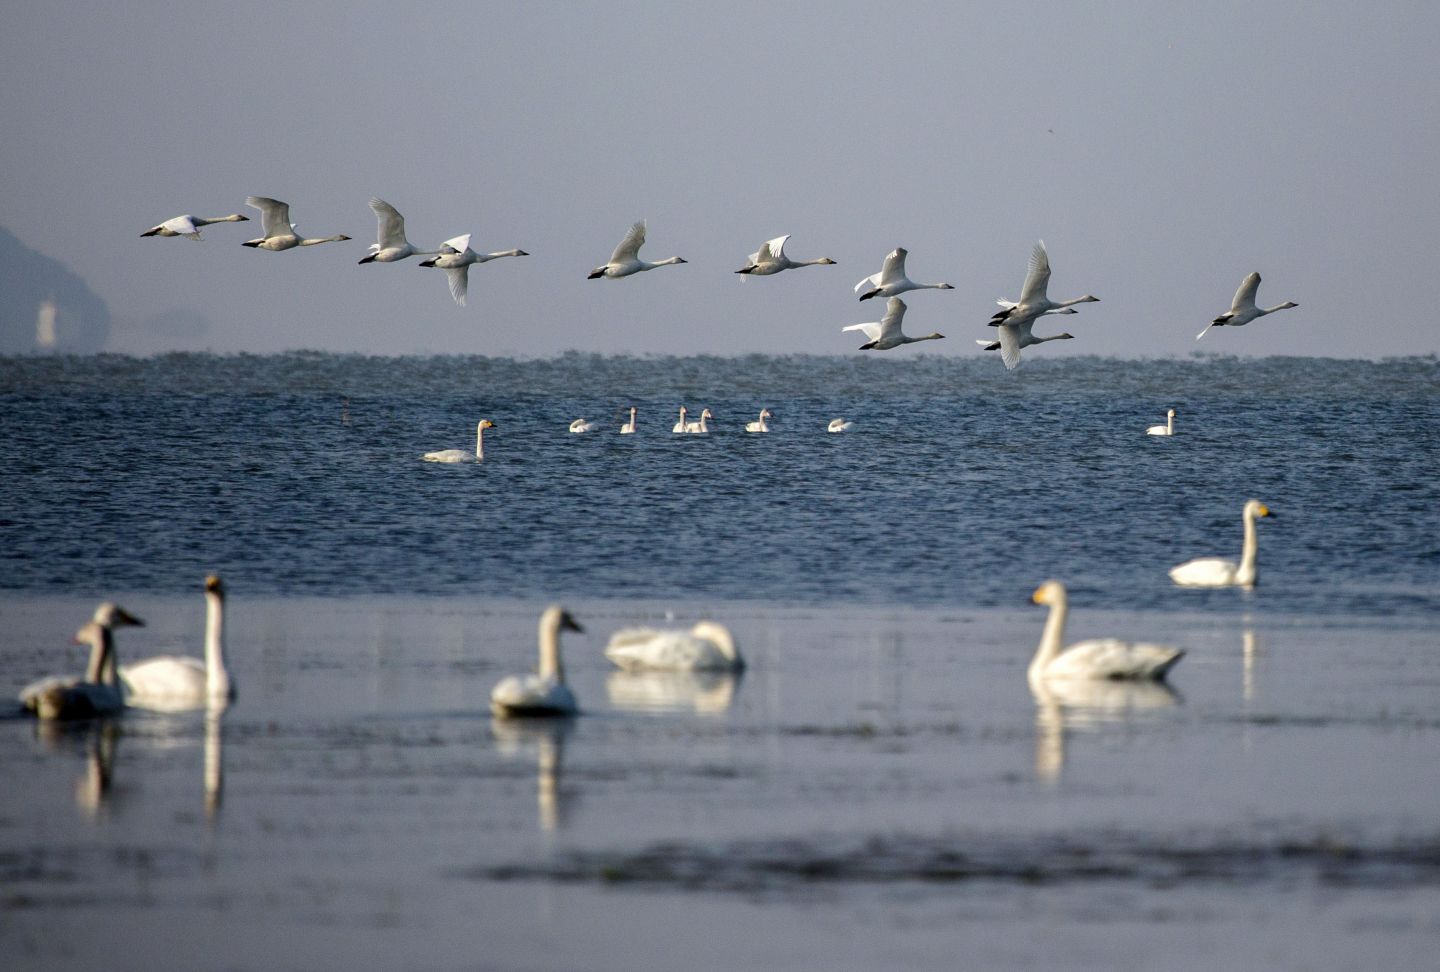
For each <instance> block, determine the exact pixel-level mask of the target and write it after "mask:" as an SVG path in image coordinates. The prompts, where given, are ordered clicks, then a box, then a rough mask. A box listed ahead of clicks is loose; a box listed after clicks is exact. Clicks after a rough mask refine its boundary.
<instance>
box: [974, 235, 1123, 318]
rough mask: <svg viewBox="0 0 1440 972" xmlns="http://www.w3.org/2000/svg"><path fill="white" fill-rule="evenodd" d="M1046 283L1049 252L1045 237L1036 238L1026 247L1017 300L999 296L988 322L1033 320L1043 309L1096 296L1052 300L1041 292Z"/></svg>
mask: <svg viewBox="0 0 1440 972" xmlns="http://www.w3.org/2000/svg"><path fill="white" fill-rule="evenodd" d="M1049 286H1050V254H1048V253H1046V252H1045V241H1044V240H1040V241H1039V242H1038V243H1036V244H1035V248H1034V249H1033V250H1031V251H1030V266H1029V269H1028V271H1027V272H1026V274H1025V284H1024V286H1023V287H1022V288H1021V290H1020V300H1019V301H1009V300H1004V299H1000V300H997V301H995V303H997V304H999V305H1000V310H998V311H996V313H995V316H994V317H992V318H991V319H990V326H991V327H999V326H1000V325H1001V324H1023V323H1025V322H1026V321H1032V322H1033V321H1034V320H1035V319H1036V318H1037V317H1039V316H1040V315H1041V314H1044V313H1045V312H1047V311H1057V310H1062V309H1064V308H1066V307H1069V306H1071V305H1072V304H1088V303H1093V302H1094V301H1098V300H1099V299H1100V298H1099V297H1093V296H1091V295H1090V294H1086V295H1085V296H1083V297H1072V298H1070V299H1069V300H1062V301H1058V302H1057V301H1053V300H1051V299H1050V298H1049V297H1047V296H1046V295H1045V290H1046V288H1047V287H1049Z"/></svg>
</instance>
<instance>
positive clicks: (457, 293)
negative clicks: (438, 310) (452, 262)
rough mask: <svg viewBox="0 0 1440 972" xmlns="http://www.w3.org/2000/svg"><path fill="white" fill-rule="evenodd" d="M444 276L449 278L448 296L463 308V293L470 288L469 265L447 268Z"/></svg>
mask: <svg viewBox="0 0 1440 972" xmlns="http://www.w3.org/2000/svg"><path fill="white" fill-rule="evenodd" d="M445 276H447V277H449V278H450V296H451V297H453V298H455V303H457V304H459V305H460V306H461V307H464V306H465V292H466V291H467V290H468V289H469V288H470V264H468V263H467V264H465V265H464V266H462V267H449V268H447V269H446V270H445Z"/></svg>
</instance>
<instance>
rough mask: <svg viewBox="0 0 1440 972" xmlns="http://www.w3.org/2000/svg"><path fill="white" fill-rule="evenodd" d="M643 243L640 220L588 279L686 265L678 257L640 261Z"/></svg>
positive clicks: (623, 275) (643, 223)
mask: <svg viewBox="0 0 1440 972" xmlns="http://www.w3.org/2000/svg"><path fill="white" fill-rule="evenodd" d="M644 243H645V220H643V219H642V220H640V222H638V223H636V224H635V225H634V226H632V227H630V232H628V233H626V234H625V238H624V239H623V240H621V241H620V245H619V246H617V247H615V252H614V253H612V254H610V261H609V262H608V263H605V264H603V265H601V266H598V267H596V268H595V269H594V270H591V271H590V277H589V279H591V280H594V279H595V278H596V277H610V278H612V279H613V278H615V277H628V276H630V275H631V274H632V273H640V272H641V271H643V270H654V269H655V268H656V267H668V266H671V265H673V264H676V263H687V262H688V261H687V260H683V259H681V258H680V257H678V256H674V257H670V258H669V259H667V260H660V261H658V262H656V263H650V262H649V261H646V260H642V259H640V247H641V246H643V245H644Z"/></svg>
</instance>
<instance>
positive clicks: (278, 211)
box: [242, 196, 350, 252]
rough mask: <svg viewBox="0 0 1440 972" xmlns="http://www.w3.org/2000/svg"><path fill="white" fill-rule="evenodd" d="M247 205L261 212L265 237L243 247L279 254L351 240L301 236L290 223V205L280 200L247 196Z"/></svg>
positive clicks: (340, 236) (261, 225)
mask: <svg viewBox="0 0 1440 972" xmlns="http://www.w3.org/2000/svg"><path fill="white" fill-rule="evenodd" d="M245 205H247V206H252V207H254V208H255V209H258V210H260V232H261V233H263V234H264V235H263V236H261V237H260V238H259V239H255V240H246V241H245V242H244V243H243V244H242V245H243V246H249V247H254V248H256V249H260V250H274V251H276V252H279V251H280V250H292V249H294V248H295V247H297V246H314V245H315V244H316V243H338V242H340V241H341V240H348V239H350V237H348V236H345V235H343V234H336V235H335V236H321V237H318V238H313V239H312V238H307V237H303V236H300V235H299V234H298V233H296V232H295V224H294V223H292V222H290V204H289V203H283V202H281V201H280V200H278V199H269V198H267V197H265V196H246V197H245Z"/></svg>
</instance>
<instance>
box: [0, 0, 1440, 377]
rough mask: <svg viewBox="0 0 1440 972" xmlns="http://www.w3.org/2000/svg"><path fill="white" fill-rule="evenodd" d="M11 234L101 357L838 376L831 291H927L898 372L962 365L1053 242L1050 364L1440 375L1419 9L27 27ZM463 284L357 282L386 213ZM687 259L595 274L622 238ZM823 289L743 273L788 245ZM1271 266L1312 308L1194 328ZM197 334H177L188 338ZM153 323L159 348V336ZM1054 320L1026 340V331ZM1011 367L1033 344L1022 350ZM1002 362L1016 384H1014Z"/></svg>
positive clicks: (8, 108) (670, 8)
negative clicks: (648, 365)
mask: <svg viewBox="0 0 1440 972" xmlns="http://www.w3.org/2000/svg"><path fill="white" fill-rule="evenodd" d="M5 21H6V26H5V30H4V31H3V32H0V119H3V125H0V132H3V136H0V188H3V191H0V225H4V226H5V227H7V228H8V229H10V230H11V231H12V232H14V233H15V234H16V235H17V236H19V237H20V238H21V240H23V241H24V242H25V243H26V244H27V245H28V246H30V247H31V248H33V249H36V250H39V251H40V252H42V253H45V254H46V255H49V256H52V257H55V258H57V259H60V260H62V261H63V262H64V263H66V264H67V265H69V266H70V267H71V268H72V269H74V270H75V271H77V272H78V273H80V274H81V275H82V276H83V277H84V278H85V279H86V280H87V282H88V283H89V284H90V286H91V288H92V289H93V290H95V291H96V292H97V293H98V294H99V295H100V296H101V297H102V298H104V299H105V300H106V301H107V303H108V304H109V306H110V309H111V312H112V314H113V315H114V316H115V318H116V322H115V326H114V328H113V330H112V336H111V350H115V351H121V352H131V353H151V352H156V351H163V350H170V349H178V350H201V349H210V350H214V351H220V352H233V351H248V352H262V353H263V352H273V351H282V350H289V349H297V348H305V349H320V350H328V351H337V352H355V353H363V354H412V353H465V354H470V353H480V354H491V355H523V356H549V355H553V354H557V353H560V352H563V351H566V350H571V349H575V350H580V351H598V352H605V353H625V354H648V353H657V354H688V353H709V354H746V353H751V352H761V353H777V354H781V353H796V352H799V353H818V354H849V353H856V352H855V348H856V347H857V346H858V344H859V343H861V340H863V339H857V336H856V334H855V332H851V333H848V334H842V333H841V328H842V327H843V326H845V325H847V324H854V323H859V322H863V321H873V320H878V319H879V317H880V316H881V315H882V314H883V306H881V304H882V302H880V301H867V302H865V303H863V304H861V303H858V302H857V300H856V296H855V294H854V293H853V292H852V288H853V286H854V285H855V283H856V282H857V281H859V280H860V279H861V278H862V277H865V276H867V275H869V274H871V273H874V272H875V271H877V270H879V268H880V264H881V261H882V260H883V258H884V256H885V254H886V253H887V252H889V251H890V250H891V249H892V248H894V247H896V246H904V247H906V248H907V249H908V250H909V251H910V257H909V265H908V270H909V273H910V276H911V277H912V278H914V279H916V280H924V281H942V280H943V281H947V282H949V283H951V284H953V285H954V287H955V289H954V290H952V291H934V290H927V291H921V292H918V293H915V294H911V295H907V299H908V303H909V305H910V310H909V313H908V315H907V317H906V321H905V326H906V330H907V331H908V332H910V333H912V334H924V333H928V332H930V331H936V330H938V331H940V332H942V333H944V334H945V335H946V340H944V341H935V342H928V343H926V344H923V345H919V346H917V347H915V348H902V349H899V350H896V351H890V352H885V353H887V354H891V355H897V356H901V355H913V354H916V353H920V352H922V351H923V352H924V353H933V354H954V355H974V354H981V353H983V352H981V351H980V350H979V348H978V347H977V346H976V344H975V339H977V338H984V337H987V336H988V335H989V334H992V333H993V331H992V330H991V329H990V328H987V327H986V326H985V323H986V321H988V320H989V318H990V316H991V314H992V313H993V311H994V309H995V308H994V303H993V302H994V300H995V298H997V297H1009V298H1014V297H1016V296H1018V293H1019V290H1020V286H1021V282H1022V281H1023V278H1024V275H1025V267H1026V262H1027V260H1028V257H1029V253H1030V249H1031V247H1032V246H1033V245H1034V242H1035V241H1036V240H1037V239H1044V240H1045V242H1046V245H1047V247H1048V249H1049V253H1050V259H1051V265H1052V269H1053V276H1052V278H1051V284H1050V296H1051V297H1052V298H1065V297H1073V296H1079V295H1081V294H1085V293H1090V294H1095V295H1097V296H1099V297H1100V298H1101V300H1100V302H1099V303H1094V304H1086V305H1083V306H1082V307H1081V313H1080V314H1079V315H1077V316H1067V317H1063V318H1052V319H1051V320H1053V321H1058V322H1060V324H1062V325H1063V328H1061V327H1060V326H1057V327H1055V328H1054V329H1055V330H1060V329H1063V330H1067V331H1069V332H1071V333H1073V334H1075V335H1076V337H1077V340H1074V341H1065V342H1058V343H1055V344H1050V345H1047V346H1046V347H1045V348H1043V349H1038V350H1037V352H1035V353H1043V354H1046V355H1055V356H1064V355H1072V354H1102V355H1118V356H1125V357H1172V356H1184V355H1189V354H1192V353H1194V352H1196V351H1197V350H1198V351H1202V352H1209V353H1223V354H1241V355H1271V354H1306V355H1323V356H1331V357H1346V358H1353V357H1363V358H1378V357H1387V356H1392V355H1408V354H1436V353H1437V352H1440V328H1437V326H1436V321H1435V319H1434V317H1433V312H1432V311H1431V310H1430V308H1429V307H1428V306H1427V305H1417V306H1415V307H1412V308H1410V309H1409V310H1408V311H1406V312H1405V313H1397V312H1396V311H1395V310H1394V295H1395V294H1397V293H1401V294H1403V293H1407V292H1411V291H1412V290H1413V286H1414V281H1415V280H1417V279H1425V278H1426V277H1428V275H1429V273H1430V272H1433V269H1434V267H1435V264H1436V239H1437V233H1436V229H1437V223H1440V192H1437V190H1436V183H1435V179H1436V173H1437V172H1440V123H1437V111H1440V109H1437V106H1440V71H1436V70H1435V66H1434V56H1433V45H1434V39H1435V38H1436V37H1440V4H1435V3H1431V2H1427V0H1415V2H1403V0H1397V2H1384V0H1382V2H1379V3H1376V4H1356V3H1353V2H1351V0H1304V2H1300V0H1293V2H1292V0H1267V2H1262V3H1254V2H1226V0H1222V2H1211V3H1195V2H1194V0H1154V2H1135V3H1118V2H1113V3H1107V2H1098V3H1067V2H1048V3H1032V2H1028V0H1004V2H976V3H966V4H956V3H953V2H941V3H933V4H929V3H888V4H877V3H873V2H870V3H838V2H837V3H788V4H775V3H749V2H727V3H695V4H690V3H659V2H657V3H627V2H618V0H611V2H606V3H545V2H539V3H537V2H517V3H509V2H504V3H487V4H456V3H451V4H429V5H425V6H419V5H410V4H393V3H386V4H373V3H363V2H351V0H346V2H329V0H310V2H306V3H302V4H294V3H288V2H286V3H270V2H259V3H246V2H234V3H225V4H216V3H196V4H169V3H154V2H142V3H137V4H107V3H88V2H87V3H60V4H22V5H12V7H11V9H9V10H8V11H7V13H6V16H5ZM248 195H261V196H272V197H275V198H278V199H282V200H285V201H287V202H289V203H290V205H291V218H292V220H293V221H295V222H296V223H297V224H298V225H299V228H300V230H301V231H302V232H304V233H306V234H308V235H311V236H325V235H330V234H332V233H346V234H348V235H350V236H352V237H354V240H353V241H352V242H347V243H331V244H325V245H322V246H315V247H307V248H304V249H299V250H291V251H288V252H283V253H270V252H266V251H262V250H253V249H247V248H244V247H242V246H241V245H240V244H241V242H243V241H244V240H247V239H250V238H252V237H255V236H259V235H260V234H259V222H258V218H256V219H255V220H254V221H252V222H249V223H238V224H223V225H219V226H213V227H210V228H209V229H207V230H206V231H205V237H206V239H205V242H203V243H193V242H191V241H189V240H185V239H179V238H176V239H161V238H150V239H141V238H140V237H139V234H140V233H141V232H142V231H144V230H145V229H146V228H148V227H150V226H152V225H154V224H156V223H158V222H160V221H162V220H164V219H167V218H169V217H171V216H175V215H178V214H180V213H192V214H195V215H204V216H219V215H225V214H228V213H232V212H244V213H246V214H247V215H251V216H252V217H258V213H256V212H255V211H254V210H250V209H247V208H246V206H245V205H244V200H245V197H246V196H248ZM371 196H380V197H382V198H384V199H386V200H388V201H389V202H391V203H392V204H393V205H395V206H396V207H397V208H398V209H399V210H400V211H401V212H402V213H403V214H404V215H405V217H406V223H407V229H408V233H409V237H410V239H411V241H412V242H414V243H415V244H416V245H418V246H421V247H422V248H433V247H434V246H435V245H437V244H438V243H439V242H440V241H442V240H445V239H448V238H450V237H453V236H456V235H459V234H461V233H466V232H469V233H472V234H473V239H472V245H474V246H475V248H476V249H480V250H500V249H508V248H511V247H520V248H522V249H524V250H526V251H528V252H529V253H530V254H531V255H530V256H528V257H521V258H516V259H505V260H498V261H494V262H491V263H488V264H485V265H483V266H477V267H473V268H472V269H471V274H470V299H469V305H468V306H467V307H464V308H460V307H457V306H455V305H454V303H453V302H452V301H451V300H450V296H449V293H448V290H447V288H446V284H445V280H444V275H443V273H441V272H439V271H434V270H425V269H421V268H419V267H418V262H419V258H411V259H410V260H407V261H404V262H401V263H395V264H388V265H378V264H377V265H367V266H358V265H357V261H358V260H359V259H360V258H361V257H362V256H364V254H365V252H366V245H367V244H368V243H369V242H371V241H373V240H374V238H375V218H374V216H373V214H372V213H371V212H370V209H369V207H368V201H369V199H370V197H371ZM641 218H645V219H647V220H648V222H649V240H648V242H647V243H646V246H645V248H644V250H642V253H641V255H642V256H643V257H646V258H648V259H651V260H657V259H660V258H663V257H668V256H672V255H679V256H682V257H684V258H685V259H686V260H688V261H689V262H688V263H687V264H685V265H681V266H675V267H665V268H661V269H657V270H654V271H651V272H648V273H643V274H639V275H636V276H633V277H629V278H626V279H621V280H594V281H592V280H587V279H586V274H587V273H588V272H589V271H590V270H591V269H592V268H593V267H595V266H598V265H599V264H601V263H604V262H605V261H606V260H607V259H608V257H609V255H610V252H611V250H612V249H613V248H614V246H615V244H616V243H617V242H619V240H620V238H621V236H623V235H624V233H625V231H626V229H627V228H628V227H629V226H630V224H631V223H632V222H634V221H635V220H637V219H641ZM786 233H789V234H792V236H791V239H790V242H789V245H788V248H787V250H788V252H789V255H791V256H792V257H794V258H811V257H820V256H827V257H831V258H832V259H834V260H835V261H837V264H838V265H837V266H833V267H813V268H806V269H802V270H793V271H787V272H785V273H782V274H779V275H777V276H773V277H767V278H761V279H750V280H746V279H745V278H743V277H741V276H737V275H735V274H733V273H732V272H731V271H733V270H735V269H738V268H739V267H741V266H743V265H744V262H745V258H746V256H747V255H748V254H749V253H751V252H752V251H754V250H755V249H756V248H757V247H758V246H759V244H760V243H761V242H762V241H764V240H766V239H768V238H770V237H774V236H779V235H782V234H786ZM1252 270H1258V271H1260V273H1261V275H1262V276H1263V278H1264V282H1263V283H1262V284H1261V287H1260V303H1261V304H1262V305H1269V304H1276V303H1280V302H1281V301H1284V300H1293V301H1295V302H1297V303H1298V304H1299V305H1300V306H1299V308H1298V309H1296V310H1288V311H1285V312H1283V313H1281V314H1276V315H1274V316H1272V317H1267V318H1265V319H1262V320H1260V321H1257V322H1255V323H1253V324H1251V325H1250V326H1248V327H1246V328H1244V329H1236V330H1232V331H1218V330H1217V331H1211V332H1210V334H1208V335H1207V336H1206V337H1205V339H1204V340H1203V341H1202V342H1199V343H1197V342H1196V340H1195V335H1196V334H1197V333H1199V331H1200V330H1201V329H1202V328H1203V327H1204V326H1205V324H1206V323H1208V321H1209V320H1210V319H1211V318H1212V317H1214V316H1215V315H1217V314H1219V313H1220V312H1222V311H1224V310H1226V309H1227V308H1228V307H1229V304H1230V298H1231V296H1232V295H1233V294H1234V292H1235V288H1236V287H1237V286H1238V285H1239V282H1240V280H1241V279H1242V278H1243V277H1244V276H1245V275H1246V274H1247V273H1249V272H1250V271H1252ZM176 320H180V321H182V324H183V322H186V321H188V322H189V324H188V326H176V325H175V323H174V322H175V321H176ZM167 322H168V324H167ZM1036 330H1037V332H1039V333H1048V324H1042V325H1041V326H1038V327H1037V328H1036ZM1027 353H1028V352H1027ZM997 367H998V362H997Z"/></svg>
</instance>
